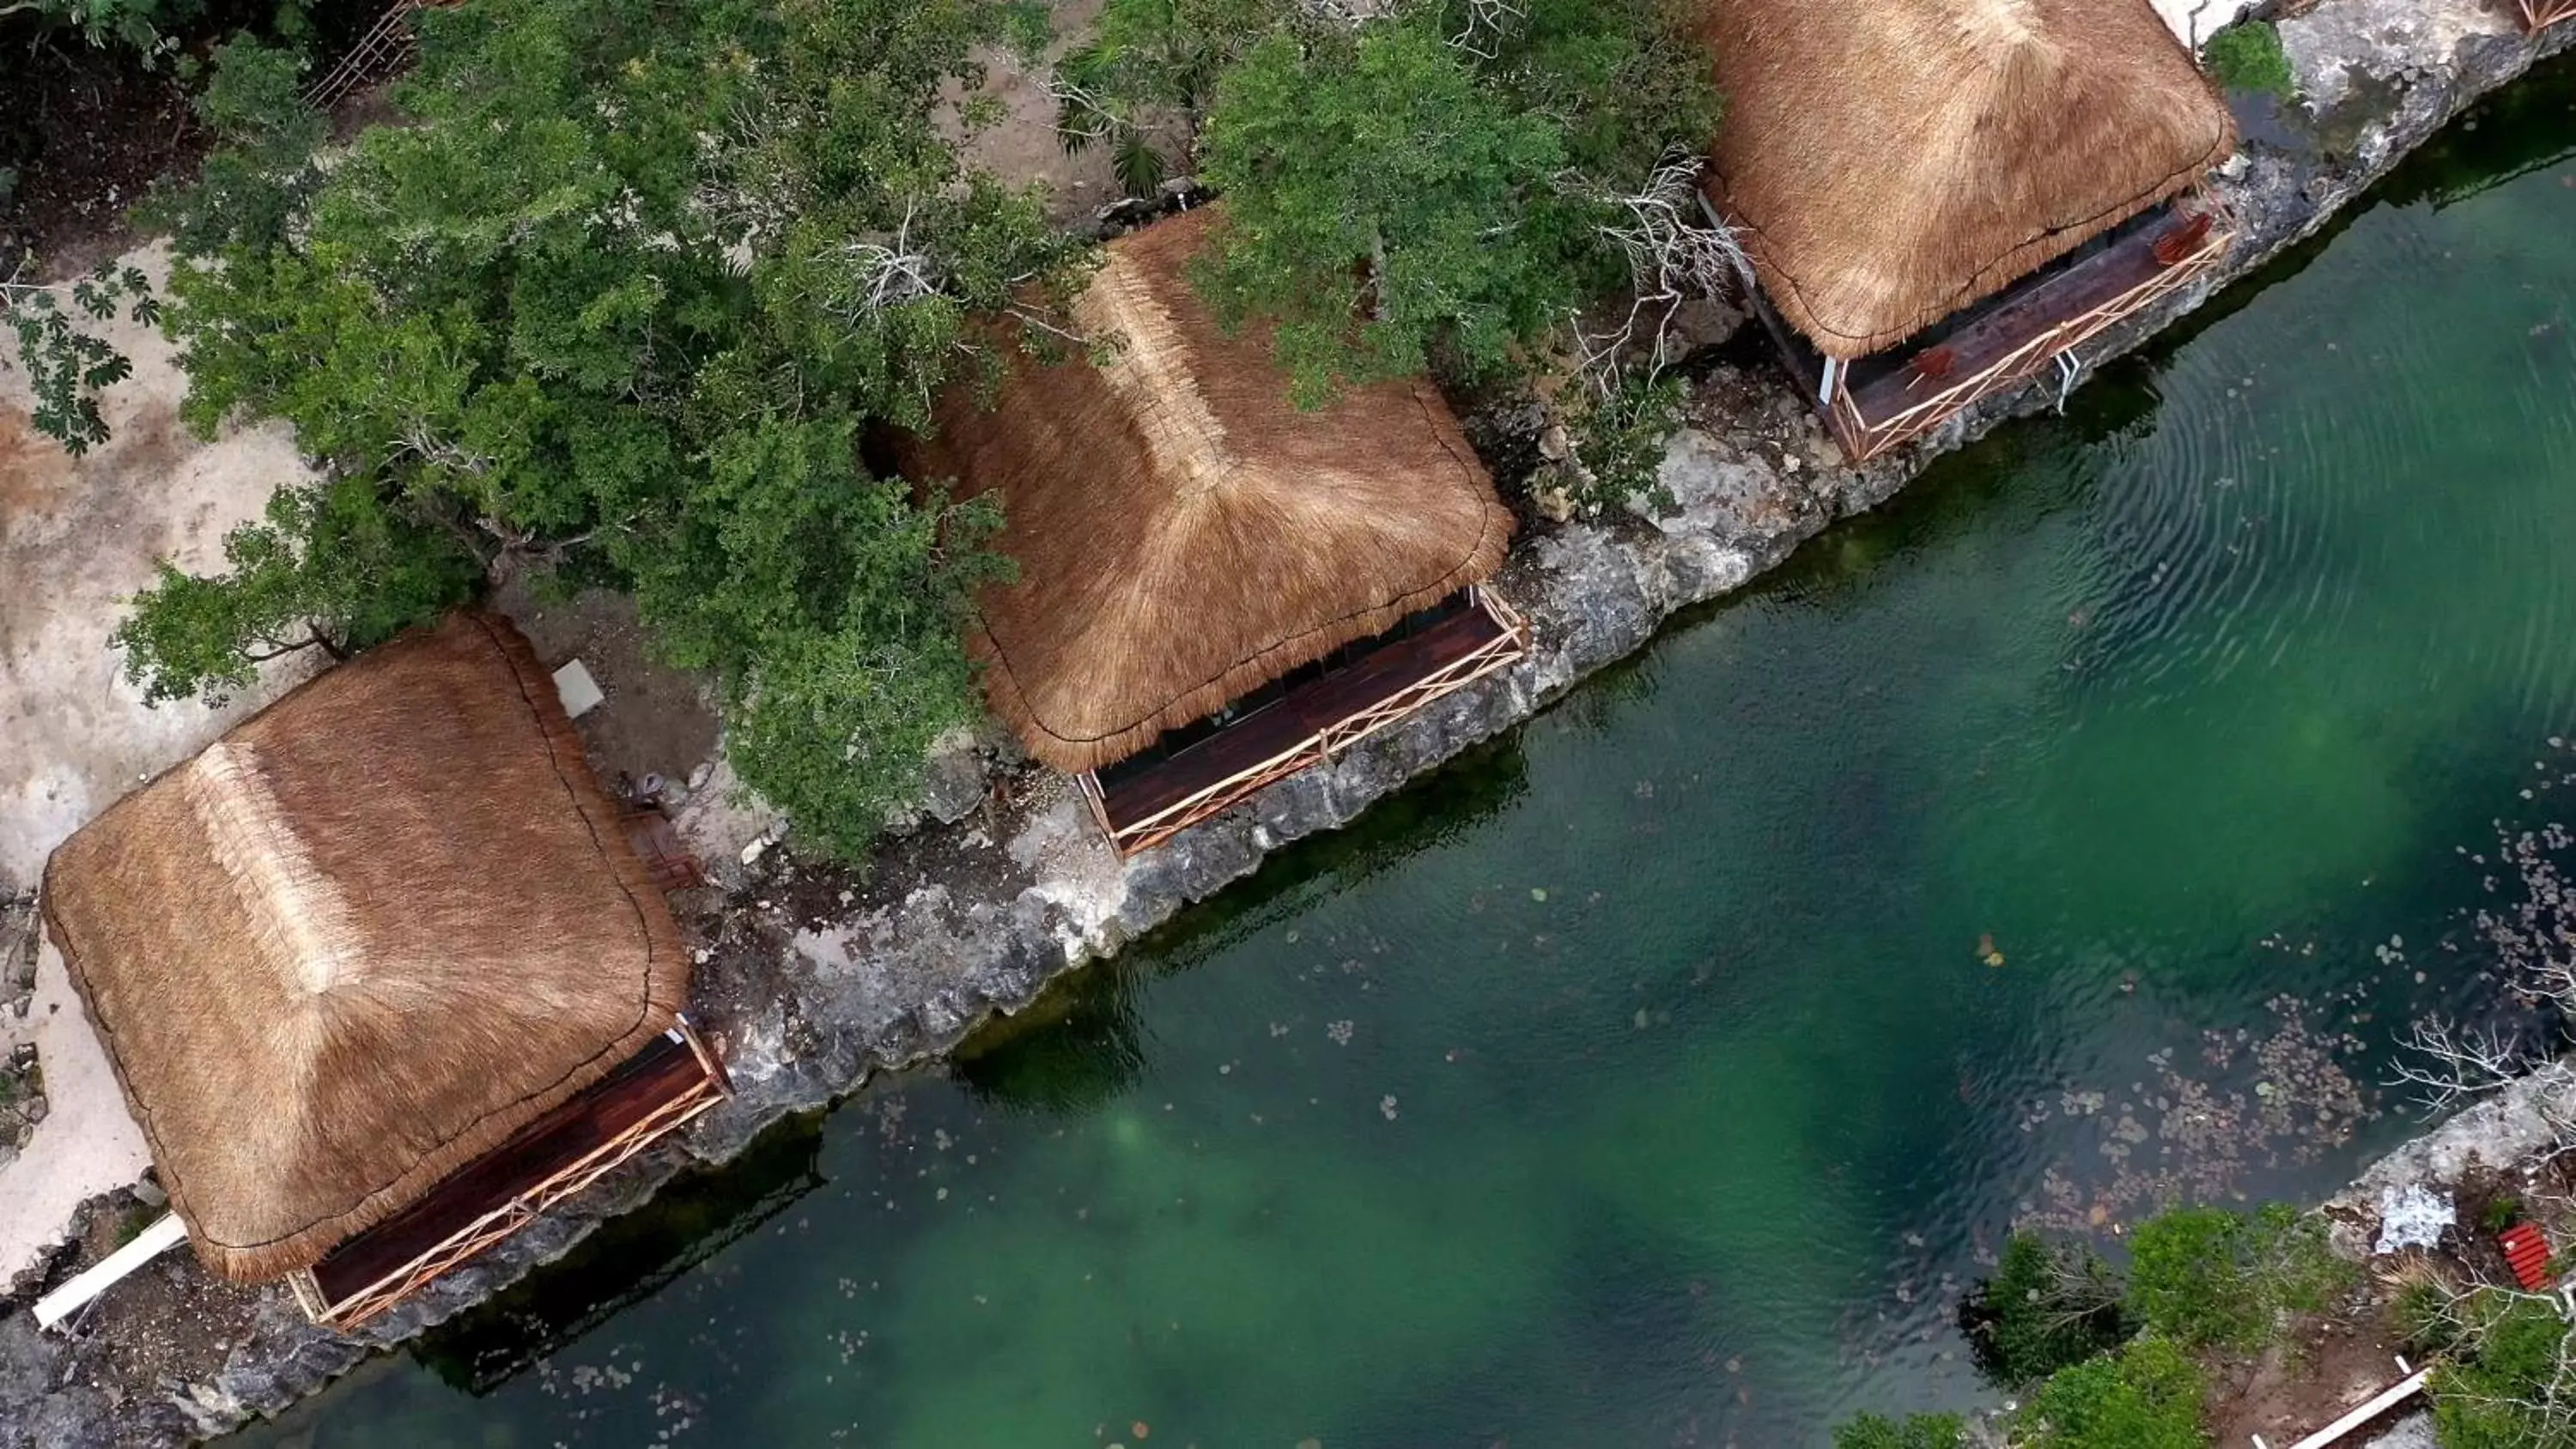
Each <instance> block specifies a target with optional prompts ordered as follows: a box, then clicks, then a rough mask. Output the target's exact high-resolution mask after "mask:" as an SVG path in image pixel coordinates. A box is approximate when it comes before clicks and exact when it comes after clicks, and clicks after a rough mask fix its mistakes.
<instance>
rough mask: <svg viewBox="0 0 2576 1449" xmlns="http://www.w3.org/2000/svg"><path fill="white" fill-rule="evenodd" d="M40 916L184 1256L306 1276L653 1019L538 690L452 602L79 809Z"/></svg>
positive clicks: (549, 689)
mask: <svg viewBox="0 0 2576 1449" xmlns="http://www.w3.org/2000/svg"><path fill="white" fill-rule="evenodd" d="M44 908H45V915H46V923H47V925H48V926H49V928H50V929H51V930H52V932H53V936H54V940H55V943H56V944H57V945H58V946H59V947H60V948H61V950H62V952H63V956H64V960H65V961H66V963H67V964H68V965H69V966H70V968H71V976H72V980H73V982H74V983H75V984H76V985H77V986H78V988H79V990H80V993H81V996H82V999H83V1000H84V1001H85V1002H86V1003H87V1005H88V1008H89V1015H90V1019H91V1020H92V1021H93V1022H94V1023H96V1024H97V1027H98V1030H99V1034H100V1035H101V1037H103V1038H104V1039H105V1041H106V1044H107V1048H108V1056H109V1058H110V1059H111V1060H112V1061H113V1062H114V1063H115V1065H116V1071H117V1078H118V1081H119V1082H120V1083H121V1084H122V1085H123V1087H124V1089H125V1097H126V1102H127V1104H128V1105H129V1106H130V1107H132V1109H133V1111H134V1116H135V1120H136V1121H137V1122H139V1123H140V1124H141V1125H142V1127H143V1131H144V1135H145V1136H146V1137H147V1138H148V1139H149V1140H150V1142H151V1144H152V1156H153V1160H154V1161H155V1162H156V1163H157V1164H158V1165H159V1167H160V1170H161V1181H162V1185H163V1186H164V1187H166V1188H167V1189H168V1190H169V1193H170V1201H171V1206H172V1207H173V1208H175V1209H176V1210H177V1211H178V1213H179V1215H180V1217H181V1218H182V1219H184V1220H185V1221H186V1222H187V1224H188V1235H189V1239H190V1241H192V1242H193V1243H195V1245H196V1248H197V1252H198V1255H199V1256H200V1257H202V1258H203V1259H204V1260H205V1261H206V1263H207V1265H208V1266H210V1267H212V1268H213V1269H215V1270H216V1271H217V1272H219V1273H222V1274H223V1275H225V1276H226V1277H230V1278H235V1279H242V1280H256V1279H261V1278H269V1277H274V1276H277V1275H279V1274H282V1273H286V1272H290V1271H292V1270H294V1269H296V1268H300V1267H305V1266H308V1265H310V1264H311V1263H312V1262H313V1261H314V1260H315V1259H317V1258H319V1257H321V1256H322V1254H323V1253H324V1252H326V1251H328V1250H329V1249H330V1248H331V1247H332V1246H333V1245H335V1244H337V1243H339V1242H340V1241H341V1240H343V1239H345V1238H347V1237H349V1236H350V1235H351V1234H353V1233H356V1232H358V1231H360V1230H362V1229H364V1228H366V1227H368V1226H370V1225H372V1224H374V1223H377V1222H380V1221H382V1220H383V1219H385V1218H386V1217H388V1216H390V1215H391V1214H393V1213H395V1212H398V1211H400V1210H401V1209H403V1208H405V1207H408V1206H410V1205H411V1204H412V1203H414V1202H416V1201H418V1200H419V1199H420V1198H422V1197H424V1196H426V1195H427V1194H428V1192H429V1191H430V1190H431V1189H432V1188H433V1187H434V1186H436V1184H437V1183H438V1182H439V1180H440V1179H441V1178H444V1177H445V1176H447V1175H448V1174H449V1173H451V1172H454V1171H455V1170H456V1169H458V1168H460V1167H462V1166H464V1165H465V1164H466V1163H468V1162H471V1161H472V1160H473V1159H474V1158H476V1157H477V1156H480V1155H481V1154H482V1153H484V1152H486V1151H489V1150H490V1149H491V1148H493V1147H495V1146H497V1145H499V1144H500V1143H501V1142H502V1141H503V1140H504V1139H506V1138H507V1137H508V1136H509V1135H510V1134H511V1133H512V1132H514V1131H516V1130H517V1129H518V1128H519V1127H521V1126H522V1125H524V1124H526V1123H527V1122H528V1121H530V1120H531V1119H533V1118H535V1117H537V1116H538V1115H540V1114H542V1113H544V1112H545V1111H547V1110H548V1109H549V1108H552V1107H554V1106H555V1105H557V1104H558V1103H560V1102H562V1101H564V1100H565V1099H566V1098H568V1097H570V1096H572V1095H573V1094H575V1093H576V1092H578V1091H580V1090H581V1089H582V1088H584V1087H586V1086H588V1085H590V1084H591V1083H592V1082H594V1081H596V1080H598V1079H599V1078H600V1077H601V1076H603V1075H605V1074H606V1073H607V1072H608V1071H609V1070H611V1069H612V1068H614V1067H615V1066H617V1065H618V1064H619V1063H620V1062H622V1061H624V1060H625V1059H626V1058H627V1057H629V1056H631V1055H633V1054H634V1053H635V1052H636V1051H637V1050H638V1049H640V1048H641V1047H642V1046H643V1045H644V1044H645V1043H646V1042H648V1041H650V1040H651V1039H652V1038H653V1036H654V1035H655V1034H657V1033H659V1032H661V1031H664V1030H666V1029H667V1028H668V1027H669V1026H670V1025H671V1022H672V1019H673V1017H674V1015H675V1014H676V1013H677V1011H678V1010H679V1008H680V1006H681V1005H682V1002H683V997H684V995H685V992H686V990H687V985H688V964H687V961H686V958H685V957H684V955H683V954H682V951H681V949H680V943H679V933H678V929H677V927H676V926H675V925H674V924H673V922H672V920H671V915H670V911H669V909H668V908H667V907H666V906H665V905H664V904H663V902H662V898H661V896H660V895H659V894H658V893H656V892H655V891H654V889H653V887H652V884H651V882H650V881H649V880H648V879H647V877H646V875H645V872H644V868H643V866H642V864H641V863H640V862H639V861H637V860H636V859H635V856H634V853H633V851H632V850H631V849H629V847H628V846H627V844H626V841H625V837H624V836H623V834H622V833H621V832H620V830H619V828H618V825H617V816H616V811H615V808H614V807H613V806H612V805H611V804H610V803H609V801H608V798H607V796H606V795H605V794H604V793H602V791H601V790H600V788H599V784H598V782H597V781H596V780H594V779H593V778H592V776H591V773H590V767H589V765H588V764H587V762H586V761H585V760H584V759H583V756H582V751H581V742H580V739H579V738H578V737H577V736H575V735H574V733H573V731H572V726H571V723H570V722H569V721H568V720H566V719H565V717H564V713H563V706H562V705H561V703H559V702H558V701H557V699H556V697H555V692H554V685H553V682H552V681H551V680H550V679H549V678H548V677H547V675H546V673H545V671H544V670H543V669H542V668H540V667H539V666H538V664H537V661H536V657H535V655H534V654H533V653H532V652H531V651H530V650H529V648H528V645H527V643H526V641H525V640H523V639H521V638H520V637H519V636H518V634H517V633H516V632H515V631H514V630H512V629H511V627H510V625H509V623H508V622H507V621H506V620H502V619H499V618H496V617H491V616H486V615H478V614H460V615H458V616H456V617H453V618H451V619H449V620H448V621H447V622H446V623H444V624H442V625H440V626H439V627H438V628H437V629H435V630H433V631H427V632H423V633H416V634H413V635H410V636H408V637H406V638H403V639H401V640H397V641H395V642H394V643H391V644H388V645H386V646H385V647H384V648H382V649H380V650H377V651H375V652H374V653H371V654H368V655H365V656H363V657H361V658H359V659H357V660H355V661H353V662H351V663H348V664H344V665H342V666H340V667H339V668H337V669H334V670H331V671H330V672H328V673H326V674H324V675H322V676H321V677H320V678H318V679H316V680H314V681H313V682H312V683H310V684H307V685H305V686H304V687H303V688H301V689H298V690H296V691H295V692H294V693H292V694H289V695H288V696H286V697H285V698H284V699H282V700H279V701H278V702H277V703H276V704H275V705H272V706H271V707H270V708H268V709H267V710H265V711H263V712H261V713H260V714H259V715H257V716H256V717H254V718H252V719H251V720H249V721H248V722H246V723H244V724H243V725H241V726H240V727H239V728H237V729H235V730H234V731H233V732H232V733H230V734H228V735H226V736H225V737H224V738H223V739H222V740H221V741H219V742H218V743H216V744H215V745H213V746H211V747H210V748H208V749H207V750H206V751H205V753H203V754H201V755H199V756H198V757H197V758H196V759H194V760H192V761H190V762H189V763H187V764H184V765H181V766H179V767H178V768H177V769H175V770H172V771H170V772H169V773H168V774H165V775H163V776H161V777H160V778H159V779H157V780H154V781H153V782H152V783H151V784H149V785H147V786H145V787H144V788H143V789H141V790H138V791H136V792H135V793H134V794H132V795H130V796H128V797H126V798H125V799H124V800H122V801H120V802H119V803H118V804H117V805H116V806H114V807H113V808H111V809H110V810H109V811H108V812H107V813H106V814H104V815H101V816H100V817H99V818H98V819H96V820H94V821H92V822H91V823H90V824H89V825H88V826H87V827H85V828H84V829H83V830H82V831H81V832H80V833H79V834H78V835H75V836H73V837H72V838H71V839H70V840H69V841H67V842H65V843H64V845H63V846H62V848H61V849H60V850H58V851H56V852H55V853H54V857H53V859H52V860H51V861H50V862H48V863H47V865H46V870H45V892H44Z"/></svg>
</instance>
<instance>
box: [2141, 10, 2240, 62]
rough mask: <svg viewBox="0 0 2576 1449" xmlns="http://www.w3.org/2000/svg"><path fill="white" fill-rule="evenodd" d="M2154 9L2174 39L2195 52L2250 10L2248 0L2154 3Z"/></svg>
mask: <svg viewBox="0 0 2576 1449" xmlns="http://www.w3.org/2000/svg"><path fill="white" fill-rule="evenodd" d="M2155 6H2156V14H2157V15H2158V16H2160V17H2162V18H2163V20H2164V22H2165V25H2166V27H2167V28H2168V29H2170V30H2172V31H2173V33H2174V38H2175V39H2176V40H2179V41H2181V42H2182V43H2183V44H2184V45H2186V46H2188V47H2190V48H2191V49H2193V50H2195V51H2196V50H2198V49H2200V47H2201V44H2202V42H2204V41H2206V40H2208V39H2209V37H2210V36H2212V35H2214V34H2216V33H2217V32H2218V31H2219V30H2220V29H2222V28H2223V27H2226V26H2229V25H2233V24H2235V23H2236V22H2237V21H2238V20H2240V19H2242V18H2243V17H2244V15H2245V12H2247V11H2249V10H2251V9H2253V8H2254V6H2253V3H2252V0H2155Z"/></svg>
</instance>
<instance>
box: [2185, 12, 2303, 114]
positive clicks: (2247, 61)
mask: <svg viewBox="0 0 2576 1449" xmlns="http://www.w3.org/2000/svg"><path fill="white" fill-rule="evenodd" d="M2200 58H2201V63H2202V64H2204V65H2206V66H2208V67H2209V73H2210V75H2211V77H2212V78H2214V79H2215V80H2216V81H2217V82H2218V83H2219V84H2220V85H2222V86H2224V87H2226V88H2227V89H2229V90H2231V91H2244V92H2247V93H2248V94H2252V95H2265V96H2277V97H2279V98H2280V99H2282V100H2285V101H2286V100H2288V99H2289V98H2290V97H2291V96H2293V95H2295V94H2297V92H2298V88H2299V83H2298V78H2297V77H2296V76H2295V75H2293V74H2292V73H2291V70H2290V57H2289V56H2288V54H2287V53H2285V52H2284V51H2283V50H2282V49H2281V32H2280V31H2279V30H2278V29H2276V28H2274V26H2273V25H2272V23H2271V22H2270V21H2268V20H2246V21H2240V22H2238V23H2237V24H2234V25H2230V26H2228V27H2227V28H2225V29H2224V30H2221V31H2219V32H2218V33H2217V34H2216V35H2213V36H2211V37H2209V39H2207V40H2205V41H2203V42H2201V47H2200Z"/></svg>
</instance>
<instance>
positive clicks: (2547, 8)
mask: <svg viewBox="0 0 2576 1449" xmlns="http://www.w3.org/2000/svg"><path fill="white" fill-rule="evenodd" d="M2515 3H2516V5H2517V6H2518V7H2519V8H2520V9H2521V11H2522V28H2523V29H2525V30H2528V31H2530V32H2531V33H2532V34H2534V35H2538V34H2539V33H2540V32H2541V31H2542V30H2543V29H2544V28H2546V27H2548V26H2552V25H2555V24H2557V23H2558V22H2560V21H2562V20H2576V0H2515Z"/></svg>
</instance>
